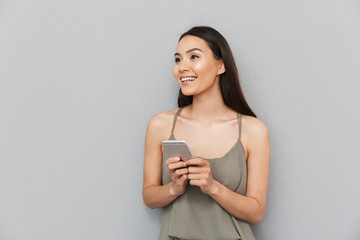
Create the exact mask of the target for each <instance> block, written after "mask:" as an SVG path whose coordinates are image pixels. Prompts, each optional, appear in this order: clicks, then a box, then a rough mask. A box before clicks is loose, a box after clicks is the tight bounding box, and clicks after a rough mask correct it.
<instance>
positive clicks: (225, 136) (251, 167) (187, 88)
mask: <svg viewBox="0 0 360 240" xmlns="http://www.w3.org/2000/svg"><path fill="white" fill-rule="evenodd" d="M174 58H175V65H174V70H173V73H174V76H175V78H176V80H177V81H178V83H179V85H180V87H181V90H182V92H183V94H185V95H193V104H191V105H189V106H187V107H185V108H184V109H183V110H182V112H181V113H180V115H179V116H178V118H177V122H176V127H175V129H174V136H175V137H176V139H183V140H186V141H187V143H188V145H189V147H190V149H191V150H192V152H193V153H194V154H195V156H201V157H196V158H193V159H190V160H188V161H186V162H184V161H181V160H180V158H179V157H173V158H169V159H167V160H166V164H167V166H168V168H169V172H168V174H169V176H170V177H171V180H172V181H171V182H170V183H169V184H166V185H162V184H161V176H162V160H163V159H162V151H163V149H162V146H161V141H162V140H167V139H169V135H170V132H171V127H172V121H173V117H174V114H175V113H176V111H177V110H173V111H169V112H163V113H159V114H157V115H155V116H153V117H152V118H151V119H150V121H149V124H148V128H147V132H146V137H145V160H144V182H143V199H144V203H145V204H146V205H147V206H148V207H150V208H161V207H165V206H167V205H169V204H170V203H171V202H173V201H174V200H175V199H176V198H177V197H178V196H180V195H182V194H183V193H184V192H185V189H186V184H187V183H189V184H191V185H194V186H199V187H200V189H201V191H202V192H203V193H204V194H208V195H209V196H211V197H212V198H213V199H214V200H215V201H217V202H218V203H219V204H220V205H221V206H222V207H223V208H224V209H225V210H226V211H227V212H229V213H230V214H231V215H232V216H234V217H236V218H239V219H242V220H244V221H247V222H249V223H251V224H256V223H258V222H260V221H261V220H262V218H263V216H264V212H265V205H266V196H267V190H268V179H269V166H270V140H269V134H268V129H267V127H266V125H265V124H264V123H263V122H262V121H260V120H259V119H257V118H254V117H251V116H247V115H243V116H242V129H241V132H242V133H241V142H242V144H243V147H244V150H245V157H246V163H247V167H248V179H247V191H246V194H245V195H241V194H238V193H236V192H233V191H231V190H230V189H228V188H227V187H225V186H224V185H222V184H220V183H219V182H218V181H216V180H215V179H213V178H212V174H211V168H210V164H209V162H208V161H207V160H205V159H204V158H217V157H222V156H223V155H225V154H226V153H227V152H228V151H229V150H230V149H231V148H232V146H233V145H234V144H235V143H236V141H237V139H238V137H239V136H238V131H234V129H236V130H237V129H238V122H237V115H236V112H234V111H233V110H232V109H230V108H229V107H227V106H226V105H225V103H224V101H223V99H222V96H221V91H220V85H219V81H220V75H221V74H222V73H224V72H225V71H226V69H225V67H224V64H223V62H222V60H221V59H220V60H218V59H215V58H214V56H213V54H212V51H211V49H210V48H209V47H208V45H207V43H206V42H205V41H204V40H202V39H201V38H198V37H195V36H186V37H184V38H183V39H182V40H181V41H180V42H179V43H178V46H177V49H176V53H175V55H174ZM184 76H185V77H186V76H194V77H196V80H195V81H193V82H187V83H185V84H183V83H182V82H181V78H182V77H184Z"/></svg>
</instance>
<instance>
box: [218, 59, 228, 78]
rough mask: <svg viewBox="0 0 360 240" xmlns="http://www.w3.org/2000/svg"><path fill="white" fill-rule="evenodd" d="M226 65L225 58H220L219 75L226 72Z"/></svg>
mask: <svg viewBox="0 0 360 240" xmlns="http://www.w3.org/2000/svg"><path fill="white" fill-rule="evenodd" d="M225 70H226V69H225V65H224V62H223V60H220V61H219V67H218V75H221V74H223V73H224V72H225Z"/></svg>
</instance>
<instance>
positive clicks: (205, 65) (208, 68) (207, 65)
mask: <svg viewBox="0 0 360 240" xmlns="http://www.w3.org/2000/svg"><path fill="white" fill-rule="evenodd" d="M193 69H194V71H195V72H197V73H202V74H205V75H209V74H210V75H211V74H212V73H213V72H214V70H215V69H216V67H215V66H214V64H212V63H211V62H208V61H201V62H198V63H196V64H195V65H194V67H193Z"/></svg>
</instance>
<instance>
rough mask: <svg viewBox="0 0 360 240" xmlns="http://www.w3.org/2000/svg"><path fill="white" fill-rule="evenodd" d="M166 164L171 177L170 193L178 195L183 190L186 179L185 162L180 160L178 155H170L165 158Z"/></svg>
mask: <svg viewBox="0 0 360 240" xmlns="http://www.w3.org/2000/svg"><path fill="white" fill-rule="evenodd" d="M165 163H166V165H167V166H168V169H169V175H170V177H171V180H172V182H171V187H170V190H169V191H170V194H172V195H176V196H180V195H182V194H183V193H184V192H185V189H186V184H187V180H188V173H189V171H188V168H187V164H186V163H185V162H184V161H182V160H180V158H179V157H172V158H168V159H167V160H166V162H165Z"/></svg>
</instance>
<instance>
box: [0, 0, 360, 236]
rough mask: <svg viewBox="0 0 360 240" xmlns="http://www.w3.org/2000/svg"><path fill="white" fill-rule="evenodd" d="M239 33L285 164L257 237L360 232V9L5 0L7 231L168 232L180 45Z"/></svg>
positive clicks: (2, 211) (347, 2)
mask: <svg viewBox="0 0 360 240" xmlns="http://www.w3.org/2000/svg"><path fill="white" fill-rule="evenodd" d="M193 25H210V26H213V27H215V28H216V29H218V30H219V31H220V32H221V33H222V34H223V35H224V36H225V37H226V38H227V40H228V41H229V43H230V46H231V47H232V50H233V52H234V55H235V58H236V61H237V64H238V68H239V72H240V77H241V82H242V86H243V89H244V92H245V95H246V97H247V99H248V101H249V103H250V105H251V106H252V108H253V110H254V111H255V112H256V113H257V115H258V117H259V118H260V119H261V120H263V121H264V122H265V123H266V124H267V125H268V127H269V130H270V134H271V144H272V162H271V169H270V170H271V175H270V188H269V195H268V204H267V209H266V215H265V218H264V220H263V221H262V222H261V223H259V224H258V225H256V226H254V227H253V229H254V233H255V236H256V237H257V239H265V240H272V239H273V240H279V239H291V240H292V239H294V240H295V239H301V240H303V239H347V240H348V239H350V240H351V239H360V230H359V223H360V207H359V202H360V192H359V189H360V178H359V167H360V163H359V160H360V159H359V155H358V149H359V134H360V131H359V130H360V128H359V125H358V124H359V122H360V114H359V111H358V109H359V102H360V95H359V90H360V84H359V80H360V71H359V65H360V64H359V63H360V44H359V42H360V2H359V1H355V0H342V1H334V0H319V1H313V0H303V1H289V0H283V1H265V0H263V1H256V0H254V1H223V2H221V1H209V0H197V1H186V0H183V1H169V0H162V1H142V2H140V1H115V0H101V1H100V0H77V1H74V0H53V1H48V0H32V1H28V0H0V114H1V116H0V161H1V162H0V192H1V196H0V239H1V240H42V239H44V240H48V239H52V240H58V239H71V240H83V239H84V240H92V239H108V240H113V239H157V236H158V233H159V227H160V214H161V210H159V209H155V210H151V209H148V208H147V207H145V206H144V205H143V202H142V196H141V187H142V165H143V154H144V136H145V131H146V125H147V122H148V120H149V119H150V117H151V116H152V115H154V114H156V113H158V112H161V111H167V110H171V109H174V108H176V96H177V91H178V86H177V83H176V82H175V80H174V78H173V76H172V66H173V53H174V51H175V49H176V44H177V39H178V37H179V36H180V34H181V33H182V32H184V31H185V30H187V29H188V28H189V27H191V26H193Z"/></svg>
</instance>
